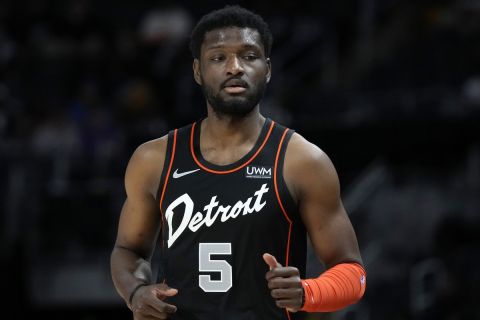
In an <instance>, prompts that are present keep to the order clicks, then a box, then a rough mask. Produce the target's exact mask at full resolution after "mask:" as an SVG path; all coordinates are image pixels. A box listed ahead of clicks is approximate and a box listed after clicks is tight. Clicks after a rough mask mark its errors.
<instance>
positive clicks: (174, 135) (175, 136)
mask: <svg viewBox="0 0 480 320" xmlns="http://www.w3.org/2000/svg"><path fill="white" fill-rule="evenodd" d="M176 147H177V129H175V131H174V132H173V146H172V155H171V157H170V163H169V165H168V170H167V175H166V176H165V182H164V184H163V189H162V195H161V196H160V212H161V213H162V221H163V220H164V214H163V209H162V205H163V198H164V196H165V190H167V184H168V178H169V177H170V171H171V170H172V166H173V159H174V158H175V150H176Z"/></svg>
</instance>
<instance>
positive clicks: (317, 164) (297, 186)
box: [284, 133, 339, 198]
mask: <svg viewBox="0 0 480 320" xmlns="http://www.w3.org/2000/svg"><path fill="white" fill-rule="evenodd" d="M284 177H285V181H286V183H287V186H288V187H289V189H290V192H291V193H292V195H294V197H295V198H298V197H299V196H300V195H301V194H302V193H303V192H304V191H305V190H308V189H311V188H312V187H316V188H317V189H323V188H328V189H329V190H330V191H333V192H338V188H339V182H338V175H337V172H336V170H335V167H334V165H333V163H332V161H331V159H330V157H329V156H328V155H327V154H326V153H325V152H324V151H323V150H322V149H321V148H320V147H318V146H317V145H315V144H313V143H312V142H310V141H308V140H307V139H305V138H304V137H303V136H301V135H300V134H298V133H294V134H293V136H292V138H291V139H290V142H289V143H288V146H287V150H286V154H285V165H284ZM332 188H333V189H332ZM295 195H296V196H295Z"/></svg>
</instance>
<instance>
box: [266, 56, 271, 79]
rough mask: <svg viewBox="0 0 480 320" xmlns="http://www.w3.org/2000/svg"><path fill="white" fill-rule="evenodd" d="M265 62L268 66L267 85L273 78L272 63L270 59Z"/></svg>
mask: <svg viewBox="0 0 480 320" xmlns="http://www.w3.org/2000/svg"><path fill="white" fill-rule="evenodd" d="M265 62H266V64H267V76H266V79H267V83H269V82H270V78H271V77H272V63H271V61H270V58H266V59H265Z"/></svg>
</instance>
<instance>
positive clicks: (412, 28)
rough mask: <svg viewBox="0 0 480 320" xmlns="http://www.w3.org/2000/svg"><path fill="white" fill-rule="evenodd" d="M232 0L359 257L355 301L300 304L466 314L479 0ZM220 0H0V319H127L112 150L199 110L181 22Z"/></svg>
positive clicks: (479, 277)
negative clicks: (321, 169)
mask: <svg viewBox="0 0 480 320" xmlns="http://www.w3.org/2000/svg"><path fill="white" fill-rule="evenodd" d="M238 3H239V4H242V5H244V6H246V7H247V8H249V9H251V10H253V11H255V12H257V13H259V14H261V15H262V16H263V17H264V18H265V20H266V21H267V22H268V23H269V25H270V27H271V29H272V32H273V34H274V46H273V53H272V57H271V59H272V63H273V78H272V81H271V83H270V85H269V87H268V89H267V93H266V96H265V100H264V102H263V103H262V109H263V112H264V114H266V115H267V116H270V117H273V118H275V119H276V120H277V121H279V122H281V123H283V124H285V125H287V126H290V127H292V128H294V129H295V130H296V131H297V132H299V133H300V134H302V135H303V136H305V137H306V138H307V139H309V140H310V141H312V142H314V143H316V144H317V145H319V146H320V147H321V148H322V149H323V150H324V151H325V152H326V153H327V154H328V155H329V156H330V157H331V158H332V161H333V162H334V164H335V166H336V168H337V171H338V174H339V177H340V181H341V184H342V193H343V199H344V203H345V206H346V208H347V210H348V213H349V215H350V218H351V220H352V223H353V224H354V227H355V229H356V232H357V237H358V240H359V244H360V247H361V251H362V254H363V258H364V261H365V265H366V268H367V273H368V282H367V292H366V295H365V297H364V298H363V300H361V302H360V303H358V304H356V305H354V306H352V307H349V308H348V309H346V310H343V311H341V312H336V313H330V314H323V315H314V314H312V315H311V319H345V320H348V319H350V320H352V319H358V320H360V319H361V320H373V319H381V320H384V319H389V320H390V319H392V320H397V319H398V320H400V319H402V320H403V319H421V320H424V319H436V320H440V319H447V320H456V319H469V320H471V319H480V310H479V309H478V307H477V305H478V298H479V297H480V295H479V294H478V292H480V291H479V289H480V285H479V284H480V271H479V270H480V269H479V268H478V265H479V262H480V222H479V218H480V1H476V0H457V1H453V0H437V1H433V0H431V1H427V0H425V1H414V0H409V1H407V0H403V1H401V0H337V1H323V0H318V1H287V0H278V1H276V2H275V4H273V3H272V4H268V3H261V2H260V1H239V2H238ZM224 5H225V2H223V1H193V0H191V1H140V0H136V1H93V0H63V1H47V0H30V1H28V0H1V1H0V70H1V71H0V164H1V166H0V177H1V181H2V182H1V183H0V210H1V215H0V228H1V233H0V237H1V238H0V240H1V242H0V243H1V252H0V259H1V260H0V268H1V269H0V271H1V276H2V278H1V279H0V283H1V291H2V294H3V296H4V298H3V299H2V305H4V307H3V308H2V319H8V320H10V319H32V318H34V317H35V318H37V317H39V316H46V317H47V318H48V319H65V318H68V319H78V320H80V319H81V320H96V319H114V318H115V319H118V320H120V319H131V313H130V311H129V310H128V309H127V308H126V306H125V304H124V303H123V302H122V301H121V300H120V298H119V296H118V295H117V293H116V292H115V289H114V288H113V285H112V281H111V278H110V274H109V255H110V252H111V249H112V247H113V244H114V240H115V236H116V227H117V222H118V217H119V213H120V208H121V206H122V203H123V201H124V198H125V192H124V188H123V174H124V170H125V168H126V164H127V162H128V159H129V158H130V155H131V154H132V152H133V151H134V150H135V148H136V147H137V146H138V145H139V144H141V143H143V142H145V141H147V140H150V139H154V138H157V137H160V136H162V135H164V134H166V133H167V132H168V130H170V129H173V128H175V127H178V126H183V125H185V124H188V123H190V122H192V121H194V120H196V119H197V118H199V117H201V116H203V115H204V114H205V104H204V100H203V97H202V94H201V91H200V89H199V88H198V86H197V85H196V84H195V83H194V81H193V77H192V71H191V63H192V58H191V56H190V53H189V51H188V37H189V33H190V31H191V28H192V27H193V26H194V25H195V23H196V21H197V20H198V19H199V18H200V17H201V16H202V15H203V14H205V13H207V12H208V11H210V10H212V9H216V8H219V7H223V6H224ZM320 269H321V266H320V265H318V263H317V262H316V261H315V258H314V257H313V256H309V269H308V272H309V273H310V274H315V273H316V272H317V271H318V270H320Z"/></svg>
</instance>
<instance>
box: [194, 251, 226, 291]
mask: <svg viewBox="0 0 480 320" xmlns="http://www.w3.org/2000/svg"><path fill="white" fill-rule="evenodd" d="M227 254H228V255H231V254H232V244H231V243H200V244H199V247H198V271H199V272H220V280H212V277H211V276H210V275H206V274H201V275H199V276H198V285H199V286H200V288H202V289H203V291H205V292H227V291H228V290H230V288H231V287H232V266H231V265H230V264H229V263H228V262H227V261H225V260H217V259H215V260H212V258H211V256H213V255H227Z"/></svg>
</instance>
